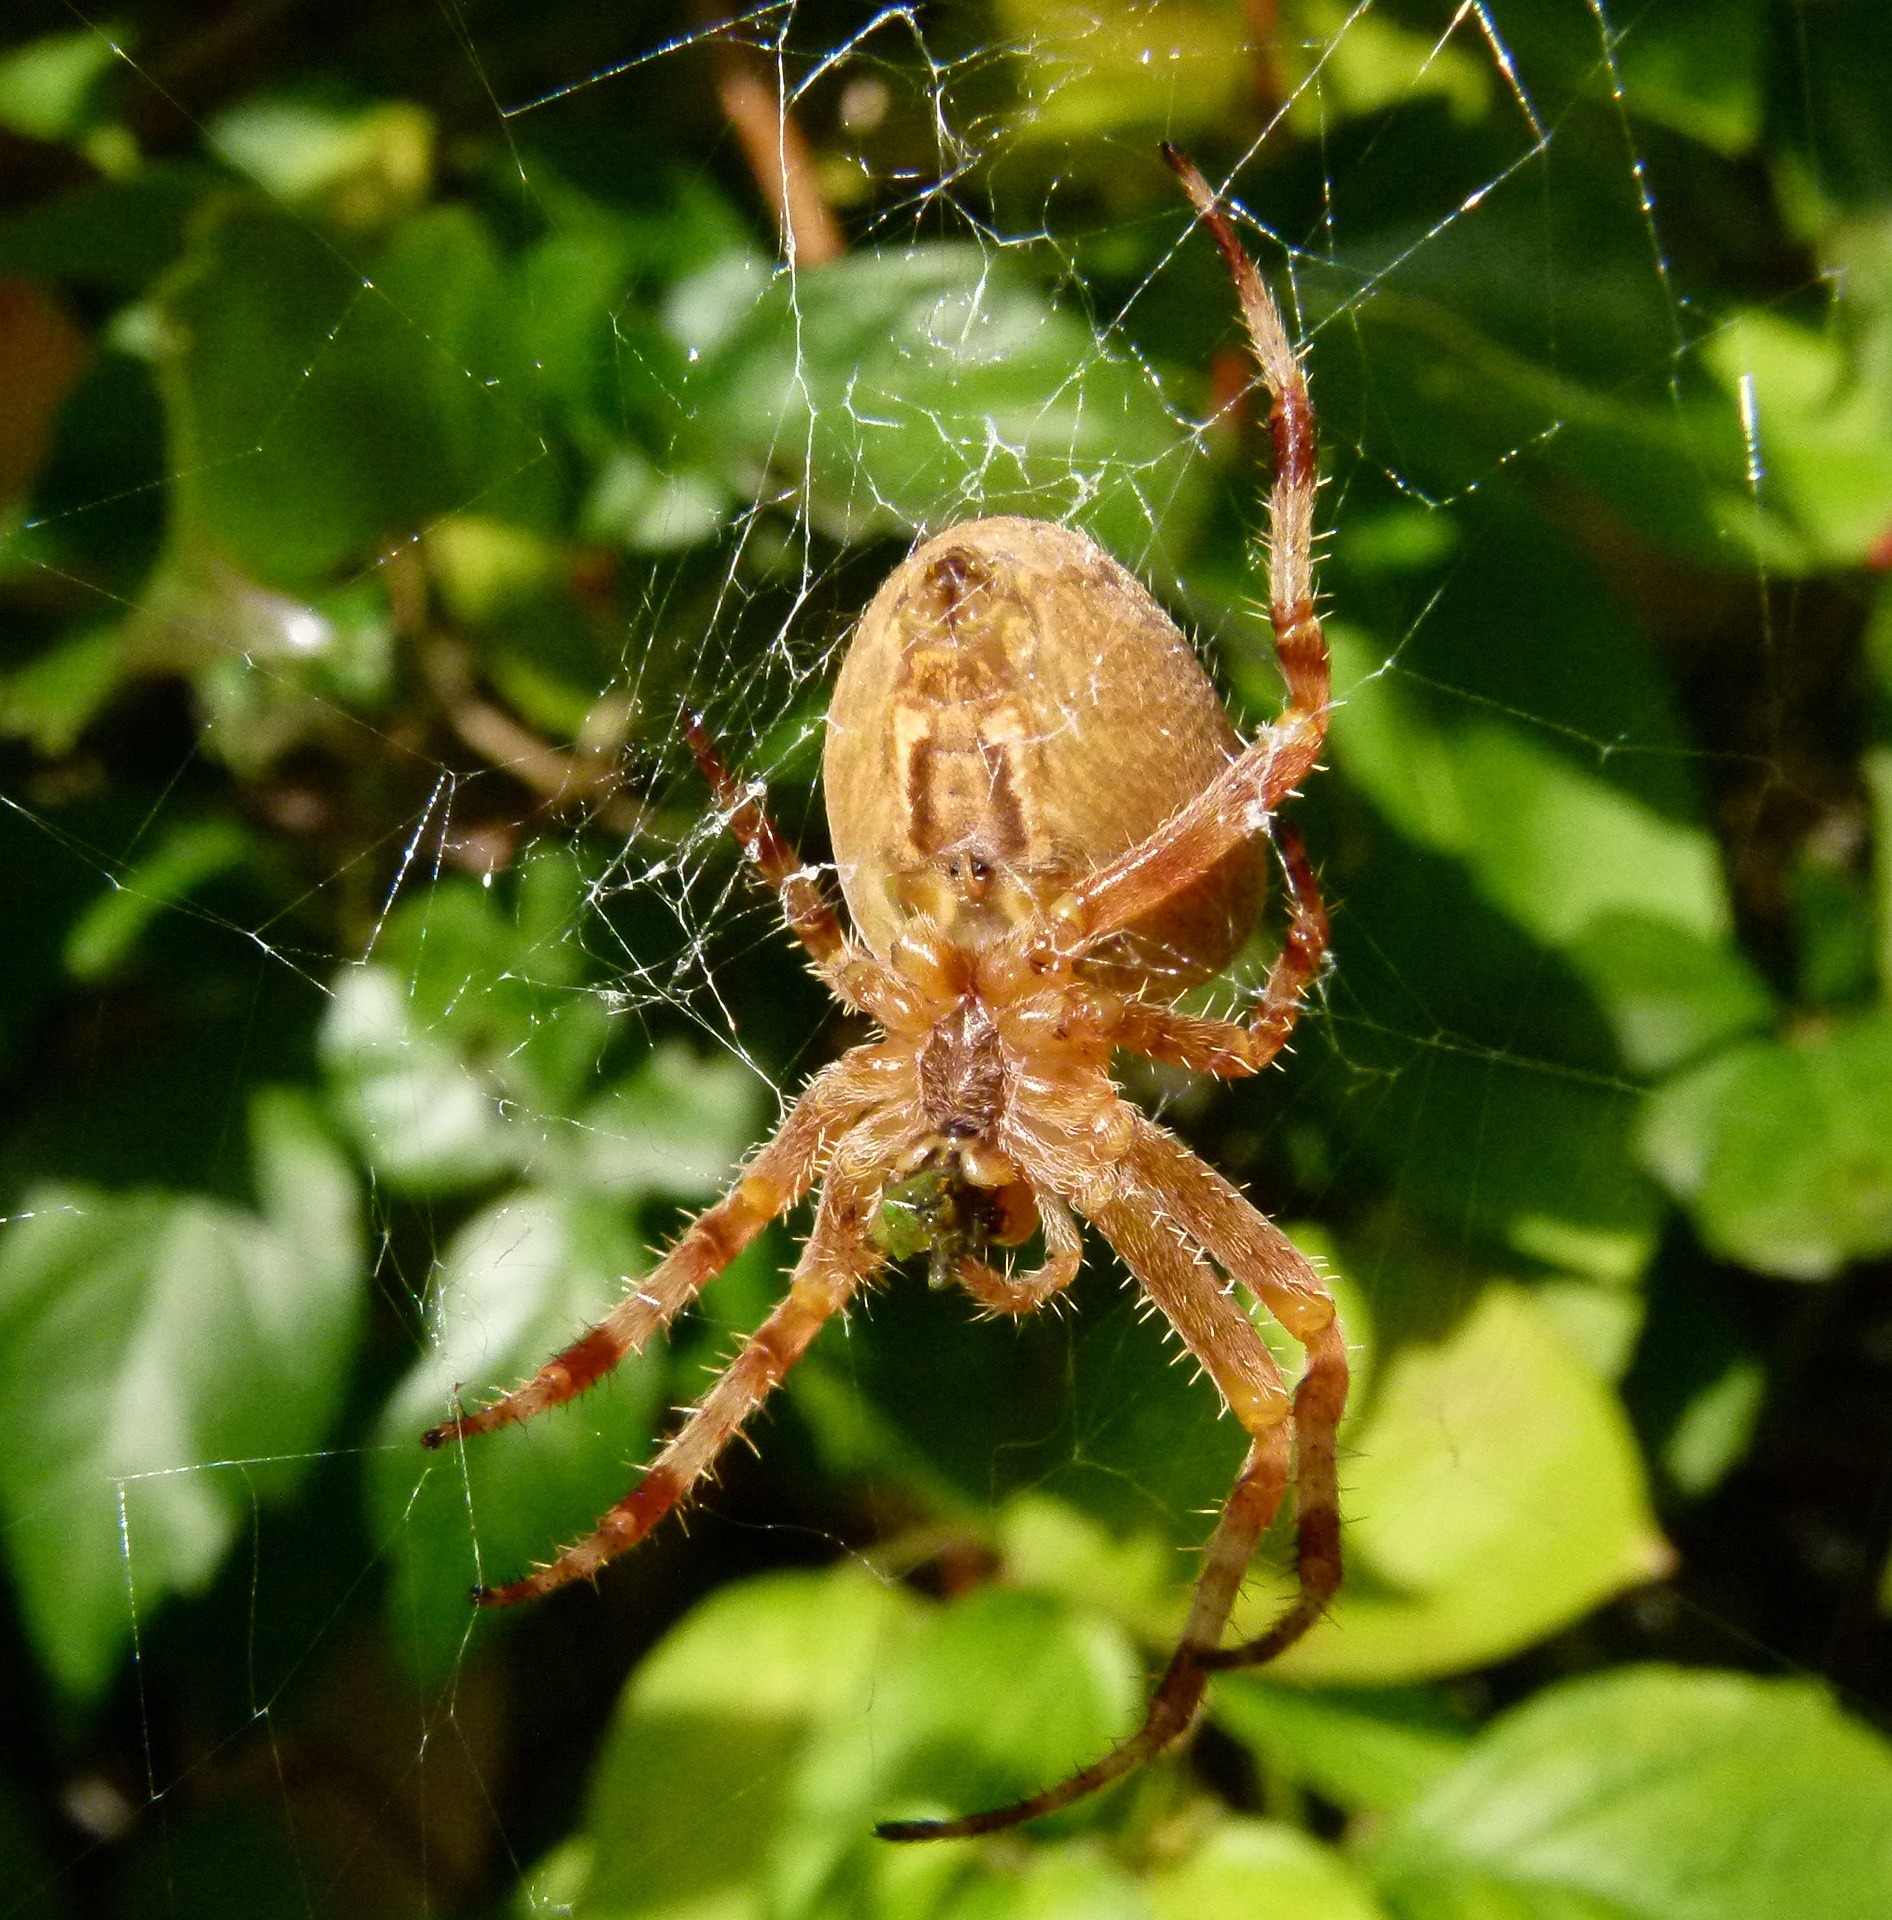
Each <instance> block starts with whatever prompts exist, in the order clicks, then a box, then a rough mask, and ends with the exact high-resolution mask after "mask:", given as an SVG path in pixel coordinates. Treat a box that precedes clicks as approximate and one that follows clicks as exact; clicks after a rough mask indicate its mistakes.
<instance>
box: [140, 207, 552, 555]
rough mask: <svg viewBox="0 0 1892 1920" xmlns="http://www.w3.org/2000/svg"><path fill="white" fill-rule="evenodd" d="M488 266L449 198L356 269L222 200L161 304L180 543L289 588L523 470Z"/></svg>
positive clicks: (506, 343)
mask: <svg viewBox="0 0 1892 1920" xmlns="http://www.w3.org/2000/svg"><path fill="white" fill-rule="evenodd" d="M507 326H508V322H507V318H506V306H505V298H504V291H503V288H502V286H501V281H500V269H499V264H498V259H497V256H496V254H495V251H494V248H493V245H492V242H491V240H490V239H489V238H488V237H487V234H486V232H485V229H484V228H483V227H481V226H480V224H479V223H478V222H477V220H476V219H475V218H474V216H473V215H472V214H471V213H469V212H467V211H466V210H465V209H464V208H453V209H445V210H439V211H435V212H430V213H427V214H424V215H421V216H419V217H417V218H415V219H414V220H411V221H409V222H408V223H407V224H406V225H405V226H403V227H402V228H401V229H400V230H399V232H398V234H397V236H396V238H395V239H394V241H393V242H392V243H391V245H390V246H389V248H388V249H387V251H386V252H385V254H384V255H383V256H382V257H381V259H380V260H379V261H378V262H377V263H376V266H375V270H374V271H373V273H372V274H371V275H365V274H364V272H363V270H362V269H361V267H359V266H356V265H351V263H350V262H348V261H347V260H345V259H343V258H342V257H341V256H340V255H338V254H337V253H336V251H335V250H334V249H333V247H332V246H330V245H329V244H328V243H327V242H325V241H324V240H323V239H322V238H321V237H320V236H319V235H318V234H316V233H315V232H313V231H311V230H310V229H309V228H308V227H307V226H305V225H303V224H301V223H300V222H298V221H296V220H293V219H291V218H290V217H288V216H287V215H286V214H284V213H282V212H279V211H277V210H275V209H274V208H271V207H269V206H267V205H264V204H259V203H258V202H256V201H253V200H251V199H249V198H247V197H245V196H242V195H236V194H231V195H228V196H227V197H226V198H225V199H223V200H222V201H221V202H220V203H218V204H216V205H214V206H213V207H212V208H210V209H209V210H208V211H207V213H206V215H205V217H204V218H203V219H202V220H201V221H200V223H199V226H198V228H197V231H196V236H195V243H194V245H193V247H192V248H191V250H190V252H189V253H188V254H187V256H186V258H185V259H184V260H183V261H182V262H181V263H180V264H179V266H178V268H177V269H176V271H175V272H174V273H173V274H172V276H171V278H170V280H169V282H168V283H167V286H166V288H165V291H164V293H163V296H162V300H161V303H160V319H159V325H158V336H159V340H160V346H161V352H162V356H163V357H162V360H161V371H162V375H163V387H164V393H165V402H166V410H167V413H168V416H169V420H170V432H171V460H172V463H173V472H174V473H175V475H176V479H175V483H174V484H175V497H176V500H177V505H178V511H179V514H180V516H181V518H180V524H179V537H180V539H181V542H182V544H183V545H185V546H186V547H189V546H192V545H198V546H203V547H207V548H208V549H209V550H210V551H212V552H213V553H216V554H218V555H220V556H222V557H223V558H224V559H226V560H228V561H229V562H231V563H233V564H234V565H236V566H237V567H238V568H240V569H241V570H242V572H244V573H245V574H247V575H249V576H252V577H253V578H255V579H257V580H259V581H262V582H265V583H268V584H277V585H307V584H310V583H314V582H317V581H319V580H321V579H323V578H324V577H325V576H326V575H328V574H329V573H330V572H331V571H332V570H334V569H335V568H337V567H340V566H342V565H344V564H347V563H349V562H351V561H353V562H362V561H365V560H367V559H368V558H369V557H370V556H372V555H373V554H375V553H377V552H380V551H384V550H385V549H386V547H387V545H388V544H389V542H390V541H391V540H393V539H394V538H396V537H397V536H399V535H401V534H403V533H411V532H413V531H414V530H416V529H418V528H420V527H422V526H424V525H425V524H426V523H427V522H429V521H431V520H433V519H436V518H438V517H439V516H440V515H441V514H443V513H446V512H448V511H450V510H452V509H454V508H456V507H467V506H471V505H473V504H474V503H475V502H476V501H478V502H480V503H482V504H484V505H486V506H487V507H488V508H489V510H490V508H491V507H492V506H493V504H494V503H495V502H496V500H497V497H498V496H497V493H496V491H495V490H496V489H499V488H501V487H503V486H504V485H506V483H509V482H512V481H515V480H519V479H520V478H521V477H522V476H524V475H526V474H528V473H530V472H531V471H532V470H533V469H535V468H536V467H538V466H539V465H540V464H541V463H542V461H543V458H544V446H543V443H542V441H541V439H540V437H539V434H538V432H537V429H536V428H535V427H534V426H533V425H532V424H531V421H530V414H529V411H522V409H523V408H525V407H526V395H527V389H525V388H524V386H523V385H522V384H521V383H522V382H523V381H524V378H525V376H524V375H523V374H522V373H520V372H519V370H518V369H517V367H516V364H515V352H516V350H515V348H514V346H513V343H512V342H511V340H510V339H509V337H508V334H507Z"/></svg>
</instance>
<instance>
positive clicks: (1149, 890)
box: [1053, 144, 1332, 951]
mask: <svg viewBox="0 0 1892 1920" xmlns="http://www.w3.org/2000/svg"><path fill="white" fill-rule="evenodd" d="M1163 155H1164V158H1165V159H1166V160H1168V162H1169V164H1170V165H1171V167H1173V168H1174V169H1175V171H1176V174H1177V177H1178V178H1179V179H1180V180H1181V181H1182V184H1183V190H1184V191H1185V192H1186V193H1187V194H1188V195H1189V198H1190V201H1191V202H1192V203H1193V205H1194V206H1195V209H1196V212H1197V214H1198V216H1199V217H1200V218H1201V220H1202V223H1203V225H1204V226H1205V227H1207V228H1208V230H1209V233H1210V235H1211V237H1212V238H1213V239H1214V241H1215V243H1216V245H1217V246H1218V247H1219V248H1220V249H1221V252H1222V257H1223V259H1224V260H1225V261H1226V262H1227V264H1228V269H1229V275H1230V278H1231V279H1232V280H1233V281H1234V283H1235V294H1236V298H1237V300H1238V301H1239V302H1240V303H1241V309H1242V319H1243V322H1244V324H1245V325H1246V327H1247V329H1248V340H1249V346H1250V348H1251V349H1252V351H1253V353H1254V356H1255V362H1256V365H1257V366H1258V367H1259V368H1260V370H1261V377H1262V382H1263V384H1264V385H1265V386H1266V387H1267V389H1268V392H1269V395H1270V400H1271V405H1270V408H1269V414H1268V426H1269V431H1270V433H1271V435H1272V437H1273V441H1274V486H1273V490H1272V492H1271V493H1270V494H1269V498H1268V603H1269V604H1268V612H1269V618H1270V620H1271V622H1272V623H1273V627H1274V640H1275V653H1276V656H1277V657H1278V658H1279V660H1280V662H1281V675H1282V678H1283V679H1284V680H1285V681H1286V683H1287V690H1288V704H1287V707H1286V708H1285V710H1284V711H1283V712H1282V714H1281V716H1280V718H1279V719H1278V720H1276V721H1275V723H1274V724H1273V725H1272V726H1270V727H1268V728H1266V729H1265V730H1264V731H1263V732H1262V733H1260V734H1259V735H1257V736H1256V738H1255V739H1254V740H1253V741H1252V742H1251V743H1250V744H1249V746H1248V748H1247V750H1246V751H1245V752H1243V753H1242V754H1241V755H1240V756H1238V757H1237V758H1236V759H1235V760H1233V761H1231V762H1230V763H1229V765H1228V766H1227V767H1226V768H1225V769H1224V770H1223V771H1222V773H1220V774H1219V775H1217V777H1216V778H1215V779H1214V780H1213V781H1211V782H1210V784H1209V785H1208V786H1207V787H1206V788H1204V790H1203V791H1202V792H1201V793H1200V794H1198V795H1197V797H1196V798H1195V799H1194V800H1192V801H1191V802H1190V803H1189V804H1188V805H1187V806H1185V807H1183V808H1181V809H1179V810H1178V811H1177V812H1176V813H1175V814H1174V815H1173V816H1172V817H1171V818H1170V820H1169V821H1168V822H1167V824H1165V825H1164V826H1163V827H1161V828H1160V829H1159V830H1158V831H1157V832H1156V833H1155V834H1154V835H1153V836H1152V837H1151V838H1150V839H1149V840H1147V841H1145V842H1144V843H1143V844H1142V845H1141V846H1137V847H1133V848H1131V849H1129V850H1128V851H1127V852H1125V853H1123V854H1120V855H1119V856H1118V857H1117V859H1115V860H1113V861H1110V862H1108V863H1107V864H1106V865H1104V866H1103V867H1100V868H1099V869H1098V870H1097V872H1096V873H1094V874H1092V875H1091V876H1090V878H1089V879H1087V880H1086V881H1084V882H1083V883H1082V884H1081V885H1079V886H1077V887H1075V888H1074V889H1073V890H1072V892H1071V893H1070V895H1068V896H1067V898H1066V899H1065V900H1063V901H1061V902H1060V903H1059V904H1058V905H1057V907H1056V908H1054V910H1053V911H1054V913H1055V915H1056V918H1057V919H1058V921H1059V922H1060V923H1061V926H1062V930H1061V934H1060V939H1061V940H1062V941H1063V942H1066V943H1069V944H1070V945H1071V946H1073V947H1074V948H1075V949H1076V950H1078V951H1081V950H1083V949H1084V948H1086V947H1088V946H1090V945H1092V944H1094V943H1095V942H1096V941H1098V940H1101V939H1103V938H1104V937H1105V936H1106V935H1108V934H1112V933H1115V932H1116V931H1117V930H1118V929H1119V928H1122V927H1127V926H1128V925H1130V923H1131V922H1132V921H1134V920H1141V919H1142V918H1144V917H1145V916H1146V915H1147V914H1150V913H1152V912H1154V911H1155V910H1156V909H1157V908H1159V907H1160V906H1161V905H1162V904H1163V902H1164V901H1165V900H1167V899H1169V898H1170V897H1171V895H1173V894H1175V893H1178V892H1180V891H1181V890H1182V889H1183V888H1184V887H1187V886H1189V885H1191V884H1192V883H1193V882H1194V881H1195V880H1197V879H1198V878H1200V876H1201V875H1203V874H1205V873H1207V872H1208V870H1209V869H1210V868H1211V867H1213V866H1214V865H1215V864H1216V862H1217V861H1218V860H1220V859H1222V858H1223V857H1224V856H1225V855H1226V854H1228V853H1229V852H1231V851H1232V850H1233V849H1234V848H1235V847H1237V846H1239V845H1240V844H1241V843H1242V842H1243V841H1244V840H1246V839H1249V838H1250V837H1251V836H1252V835H1254V834H1255V833H1257V832H1259V831H1260V830H1261V828H1262V827H1263V826H1264V825H1265V824H1266V823H1267V821H1268V819H1269V817H1270V816H1271V815H1272V814H1273V813H1274V811H1275V809H1276V808H1277V807H1278V806H1279V805H1280V804H1281V802H1282V801H1283V800H1284V799H1285V798H1286V797H1287V796H1288V795H1289V794H1290V793H1292V792H1293V791H1294V789H1295V788H1296V787H1297V786H1299V785H1300V783H1301V781H1302V780H1303V779H1305V778H1306V776H1307V775H1308V774H1309V773H1310V772H1311V771H1312V770H1313V767H1314V763H1315V761H1316V760H1318V759H1319V758H1320V750H1321V743H1322V742H1323V741H1324V740H1325V739H1326V736H1327V715H1328V710H1329V707H1330V706H1331V704H1332V679H1331V670H1330V667H1329V662H1328V658H1327V642H1326V640H1325V638H1324V637H1323V636H1322V633H1321V628H1320V620H1319V618H1318V617H1317V616H1316V614H1315V611H1314V584H1313V582H1314V503H1315V500H1316V499H1317V497H1318V495H1319V491H1320V475H1319V468H1318V462H1317V458H1316V448H1315V436H1314V405H1313V400H1312V398H1311V396H1310V395H1309V393H1308V389H1307V376H1306V373H1305V372H1304V370H1303V369H1302V366H1301V361H1300V356H1299V355H1298V354H1296V352H1295V351H1294V348H1293V347H1292V345H1290V343H1289V341H1288V334H1287V328H1286V327H1285V326H1284V325H1283V324H1282V320H1281V313H1280V309H1279V308H1278V307H1277V306H1276V305H1275V303H1274V298H1273V296H1272V295H1271V294H1270V293H1269V291H1268V288H1267V285H1266V283H1265V282H1264V281H1263V280H1262V278H1261V275H1260V274H1259V273H1257V272H1256V271H1255V264H1254V262H1253V261H1252V260H1250V259H1249V257H1248V254H1247V252H1246V250H1245V249H1244V248H1243V246H1242V243H1241V241H1240V239H1239V238H1238V237H1237V236H1236V233H1235V229H1234V228H1233V226H1231V225H1230V224H1229V220H1228V217H1227V215H1226V214H1225V213H1224V212H1223V211H1222V208H1221V206H1220V205H1219V204H1218V203H1217V201H1216V198H1215V195H1214V194H1213V193H1211V192H1210V191H1209V187H1208V183H1207V182H1206V181H1205V180H1204V179H1203V177H1202V175H1201V174H1200V173H1198V172H1197V171H1196V169H1195V168H1194V167H1193V166H1192V165H1191V164H1190V163H1189V162H1188V161H1187V160H1185V159H1184V158H1183V157H1182V155H1181V154H1179V153H1178V152H1177V151H1176V150H1175V148H1173V147H1171V146H1168V145H1167V144H1166V145H1165V146H1164V149H1163Z"/></svg>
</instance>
